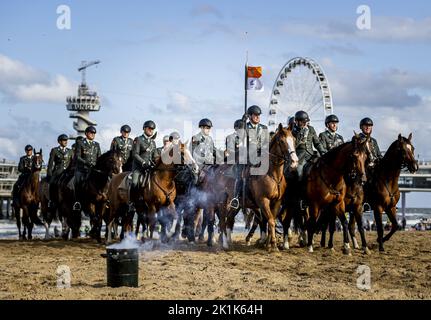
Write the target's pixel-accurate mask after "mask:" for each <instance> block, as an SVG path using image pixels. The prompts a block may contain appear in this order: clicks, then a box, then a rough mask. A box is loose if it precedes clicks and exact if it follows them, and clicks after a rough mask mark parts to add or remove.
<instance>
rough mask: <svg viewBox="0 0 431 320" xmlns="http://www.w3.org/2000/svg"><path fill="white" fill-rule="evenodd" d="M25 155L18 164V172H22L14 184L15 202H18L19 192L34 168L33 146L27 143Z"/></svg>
mask: <svg viewBox="0 0 431 320" xmlns="http://www.w3.org/2000/svg"><path fill="white" fill-rule="evenodd" d="M24 150H25V153H26V155H25V156H22V157H21V158H20V159H19V164H18V172H19V173H20V175H19V177H18V180H17V181H16V183H15V184H14V186H13V192H12V194H13V202H14V203H17V202H18V193H19V190H20V189H21V187H22V184H23V183H24V180H25V178H26V177H27V176H28V175H29V174H30V173H31V171H32V168H33V147H32V146H31V145H29V144H28V145H26V146H25V148H24Z"/></svg>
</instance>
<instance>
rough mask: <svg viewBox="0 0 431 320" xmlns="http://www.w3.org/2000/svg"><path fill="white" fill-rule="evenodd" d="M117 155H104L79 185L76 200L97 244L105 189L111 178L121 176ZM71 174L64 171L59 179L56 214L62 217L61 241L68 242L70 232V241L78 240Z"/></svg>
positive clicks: (77, 216)
mask: <svg viewBox="0 0 431 320" xmlns="http://www.w3.org/2000/svg"><path fill="white" fill-rule="evenodd" d="M121 166H122V159H121V154H120V153H118V152H116V151H112V150H110V151H107V152H105V153H104V154H102V155H101V156H100V157H99V158H98V159H97V161H96V165H95V166H94V167H93V168H91V169H90V171H89V173H88V175H87V177H86V179H85V181H84V182H83V185H82V192H81V193H82V196H83V197H82V199H79V200H80V202H81V205H82V208H83V211H84V213H85V214H86V215H88V216H90V224H91V231H90V236H91V237H92V238H94V239H96V240H97V241H98V242H100V241H101V238H100V232H101V227H102V216H103V212H104V209H105V206H106V203H107V200H108V196H107V193H108V186H109V184H110V181H111V180H110V179H111V177H112V176H113V175H116V174H118V173H121ZM71 177H72V172H71V171H70V170H65V171H64V172H63V173H62V174H61V177H60V179H59V195H58V199H59V204H60V207H59V211H61V215H62V217H63V238H64V239H66V240H67V239H68V237H69V231H70V229H71V230H72V238H77V237H79V233H80V232H79V228H80V227H81V211H78V210H73V204H74V202H75V192H74V190H73V187H72V186H71V184H70V178H71Z"/></svg>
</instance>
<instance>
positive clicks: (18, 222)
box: [13, 206, 22, 239]
mask: <svg viewBox="0 0 431 320" xmlns="http://www.w3.org/2000/svg"><path fill="white" fill-rule="evenodd" d="M13 212H14V214H15V220H16V226H17V228H18V239H22V234H21V214H20V208H19V207H17V206H13Z"/></svg>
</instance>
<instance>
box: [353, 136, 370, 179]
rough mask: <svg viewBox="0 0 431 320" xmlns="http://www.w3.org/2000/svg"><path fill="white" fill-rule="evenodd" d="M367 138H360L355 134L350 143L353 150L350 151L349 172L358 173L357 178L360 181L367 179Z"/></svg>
mask: <svg viewBox="0 0 431 320" xmlns="http://www.w3.org/2000/svg"><path fill="white" fill-rule="evenodd" d="M368 140H369V139H368V138H367V139H361V137H360V136H359V135H358V134H356V132H355V135H354V136H353V139H352V145H353V151H352V153H351V156H350V158H351V172H352V174H353V175H355V176H356V175H359V179H360V181H361V182H362V183H365V182H366V181H367V174H366V170H365V163H366V161H367V158H368V156H367V150H368V149H367V146H366V144H367V142H368Z"/></svg>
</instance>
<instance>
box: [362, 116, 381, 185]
mask: <svg viewBox="0 0 431 320" xmlns="http://www.w3.org/2000/svg"><path fill="white" fill-rule="evenodd" d="M359 128H360V129H361V130H362V132H361V133H359V136H360V137H361V138H363V139H365V138H369V139H370V140H369V141H368V142H367V148H368V151H369V155H368V161H367V171H368V172H369V173H372V171H373V169H374V167H375V165H376V162H377V161H378V160H380V159H381V158H382V154H381V152H380V149H379V145H378V144H377V140H376V139H374V138H373V137H371V133H372V132H373V120H371V119H370V118H368V117H367V118H364V119H362V120H361V122H360V123H359ZM367 177H369V178H371V177H372V175H371V174H367Z"/></svg>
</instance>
